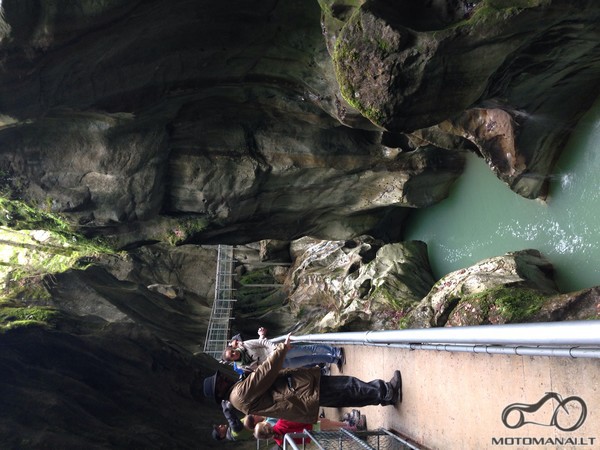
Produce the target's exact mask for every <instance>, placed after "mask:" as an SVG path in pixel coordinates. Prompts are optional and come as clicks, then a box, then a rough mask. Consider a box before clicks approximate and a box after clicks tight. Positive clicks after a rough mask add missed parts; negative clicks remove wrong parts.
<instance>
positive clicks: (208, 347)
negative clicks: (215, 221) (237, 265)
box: [204, 245, 236, 359]
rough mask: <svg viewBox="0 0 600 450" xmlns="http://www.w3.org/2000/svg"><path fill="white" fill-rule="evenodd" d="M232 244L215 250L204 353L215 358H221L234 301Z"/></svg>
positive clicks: (220, 246) (227, 335) (227, 337)
mask: <svg viewBox="0 0 600 450" xmlns="http://www.w3.org/2000/svg"><path fill="white" fill-rule="evenodd" d="M233 269H234V259H233V246H230V245H219V247H218V252H217V274H216V278H215V301H214V302H213V307H212V311H211V313H210V319H209V322H208V329H207V331H206V340H205V341H204V353H206V354H208V355H210V356H212V357H213V358H215V359H221V354H222V352H223V349H225V347H226V345H227V342H228V340H229V330H230V328H231V319H232V311H233V304H234V303H235V301H236V299H235V289H234V287H233V275H234V272H233Z"/></svg>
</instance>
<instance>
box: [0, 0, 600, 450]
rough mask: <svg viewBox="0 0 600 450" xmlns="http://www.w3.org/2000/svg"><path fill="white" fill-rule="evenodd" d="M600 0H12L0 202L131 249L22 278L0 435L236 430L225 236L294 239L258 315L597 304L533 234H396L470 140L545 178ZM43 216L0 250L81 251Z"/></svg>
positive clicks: (499, 318)
mask: <svg viewBox="0 0 600 450" xmlns="http://www.w3.org/2000/svg"><path fill="white" fill-rule="evenodd" d="M598 19H600V4H599V3H598V2H596V1H594V0H578V1H575V2H574V1H567V0H481V1H475V2H465V1H461V0H458V1H456V0H447V1H444V0H431V1H417V0H415V1H412V0H402V1H391V0H390V1H383V0H369V1H362V0H319V1H318V2H317V1H308V0H285V1H277V0H233V1H230V2H218V1H208V0H169V1H167V0H104V1H97V0H81V1H78V2H73V1H71V0H47V1H45V0H44V1H38V0H3V1H0V68H1V70H0V201H1V203H0V212H1V214H0V225H1V226H2V227H10V228H12V229H13V230H12V232H14V231H15V230H20V229H27V228H32V227H33V226H32V225H31V224H32V223H34V222H32V221H31V220H24V217H25V216H27V217H34V216H35V217H38V218H40V217H41V219H39V220H37V219H36V221H35V224H36V225H35V226H34V227H33V228H35V229H38V230H39V228H42V229H43V228H44V227H45V226H46V225H43V224H45V223H50V222H51V221H50V222H47V221H46V216H43V215H39V214H37V213H36V214H37V215H36V214H34V213H32V212H31V211H29V212H28V213H27V214H24V212H23V210H22V208H24V207H21V206H14V204H13V205H12V206H10V207H9V206H8V205H9V203H7V202H6V200H11V201H12V200H23V201H25V202H27V203H28V204H29V205H32V206H33V207H34V208H35V209H37V212H38V213H39V211H46V212H51V213H55V214H59V215H60V216H61V217H63V218H64V220H65V223H66V224H68V225H70V227H71V228H73V229H75V230H76V231H77V232H78V233H80V234H82V235H84V236H85V237H87V238H96V237H101V238H103V239H104V240H105V242H107V243H108V244H110V245H111V246H112V247H113V248H114V249H119V250H122V251H123V253H121V254H113V255H110V256H106V257H102V258H98V255H96V254H94V255H93V256H94V258H93V262H95V263H97V265H96V266H94V267H91V268H87V269H86V270H83V271H82V270H80V271H68V272H66V273H62V274H58V275H55V274H53V275H50V276H47V277H43V276H42V275H41V274H40V273H39V272H36V273H35V277H33V276H32V277H30V278H22V279H20V281H19V282H18V283H17V287H18V288H19V289H21V288H22V290H17V294H15V295H14V296H13V297H11V298H10V299H9V300H5V299H3V300H2V303H1V304H0V319H1V320H0V346H1V347H2V348H3V351H2V352H0V366H1V367H2V370H0V378H1V381H2V382H1V383H0V398H1V399H2V400H3V403H2V407H1V408H0V419H1V420H0V441H1V442H3V443H8V445H9V446H12V447H13V448H25V447H27V448H48V447H53V448H78V449H79V448H106V447H109V446H110V447H115V448H194V447H195V446H196V445H197V444H198V442H201V443H202V445H203V446H204V447H206V448H210V447H211V446H220V445H221V444H219V443H215V442H213V441H212V440H211V439H210V438H209V437H208V435H209V433H210V425H211V424H212V423H213V422H218V421H222V420H223V419H222V417H221V413H220V411H219V410H218V408H217V407H216V405H214V404H212V403H211V402H206V401H205V400H203V399H202V395H201V394H200V385H201V382H200V380H201V379H202V377H204V376H206V375H208V374H210V373H211V371H213V370H214V368H215V367H216V365H215V364H216V363H215V361H213V360H212V359H210V358H207V357H205V356H204V355H202V354H200V353H199V350H200V349H201V348H202V347H201V343H202V340H203V338H204V335H205V331H206V324H207V321H208V316H207V314H208V310H209V308H210V305H211V301H212V291H211V289H212V286H213V283H214V273H215V270H214V260H215V250H214V248H211V247H210V246H209V244H215V243H236V244H250V245H249V246H248V247H247V248H245V251H247V253H246V254H245V256H248V258H247V259H245V258H244V261H242V262H244V264H245V266H244V269H243V270H249V271H250V272H252V271H253V269H254V268H255V267H253V264H254V263H256V262H257V261H258V262H260V260H259V259H257V257H256V255H255V253H257V252H258V249H257V247H256V245H255V244H253V243H256V242H257V241H260V240H262V239H270V240H273V239H275V240H280V241H282V242H279V243H278V244H277V245H275V246H272V247H270V248H269V247H268V246H267V245H266V244H265V246H264V247H263V250H266V251H265V253H264V254H265V255H270V256H265V258H266V259H269V258H270V259H271V260H273V259H275V260H277V261H279V262H283V263H290V264H292V265H291V267H289V270H285V269H284V268H283V267H285V268H286V269H287V266H281V267H276V268H273V270H272V271H271V272H270V274H269V276H272V277H273V278H275V279H276V280H277V282H278V283H281V285H282V287H281V289H276V292H275V293H273V294H272V295H271V296H270V298H268V299H267V300H265V301H261V302H260V304H256V305H254V304H253V303H252V300H251V299H252V298H253V297H252V296H250V295H248V296H247V297H246V300H245V303H244V302H240V304H241V306H240V310H242V309H243V311H237V314H238V316H239V317H240V318H243V319H244V320H243V322H244V324H245V325H244V327H246V328H244V329H243V330H242V331H244V332H246V333H247V334H250V330H251V329H252V328H253V327H254V326H255V323H256V322H253V321H259V320H260V321H261V324H266V325H267V326H269V327H271V328H272V331H273V332H274V333H275V332H277V331H283V330H284V329H292V328H295V329H297V330H300V331H320V330H331V329H350V330H352V329H358V328H361V329H364V328H394V327H402V326H442V325H464V324H470V323H474V322H476V323H502V322H508V321H519V320H525V319H526V320H561V319H573V318H593V317H598V314H599V312H598V304H599V302H598V292H597V289H590V290H587V291H585V292H579V293H573V294H558V293H556V292H555V290H554V289H553V283H552V276H551V270H550V269H549V265H548V262H547V261H545V260H544V259H543V257H542V256H541V255H539V254H537V253H536V252H535V251H527V252H521V253H517V254H509V255H504V256H502V257H499V258H497V259H493V260H491V261H485V262H482V263H480V264H479V265H477V266H476V267H473V268H468V269H465V271H464V272H461V273H455V274H449V275H448V276H447V278H445V279H443V280H438V281H436V280H434V279H433V277H432V275H431V273H430V272H431V271H430V270H429V264H428V261H427V257H426V247H425V245H424V244H423V243H419V242H401V241H402V221H403V219H404V217H405V216H406V214H407V213H408V211H409V209H410V208H422V207H427V206H429V205H431V204H434V203H436V202H438V201H440V200H441V199H443V198H444V197H445V196H446V195H447V193H448V189H449V187H450V186H451V184H452V183H453V181H454V180H455V179H456V178H457V177H458V176H460V174H461V172H462V169H463V166H464V155H465V152H469V151H471V152H476V153H478V154H480V155H481V156H482V157H483V158H485V159H486V160H487V162H488V163H489V164H490V166H491V169H492V170H494V171H495V172H496V174H497V175H498V176H499V177H500V178H501V179H502V180H504V181H505V182H506V183H508V184H509V186H510V187H511V188H512V189H513V190H514V191H515V192H517V193H519V194H521V195H523V196H525V197H528V198H536V197H543V196H544V195H545V182H544V178H545V177H546V175H548V174H549V173H550V171H551V169H552V164H553V162H554V160H555V159H556V158H557V156H558V154H559V152H560V151H561V149H562V145H563V143H564V142H565V140H566V138H567V137H568V134H569V132H570V129H571V127H572V125H573V124H574V123H576V121H577V119H578V118H579V117H580V116H581V115H582V114H583V112H585V111H586V110H587V109H588V107H589V106H590V104H591V102H592V101H593V100H594V99H595V98H596V97H597V95H598V93H599V90H600V85H599V83H598V79H600V77H599V75H600V36H599V32H598V28H597V23H598ZM20 208H21V210H20ZM52 223H53V224H54V225H52V227H54V226H56V224H57V223H58V222H52ZM65 223H63V225H64V224H65ZM61 226H62V225H61ZM49 228H50V227H49ZM0 231H2V230H0ZM40 233H41V234H39V235H32V236H31V239H30V237H29V236H28V237H27V239H26V240H25V238H23V239H21V237H22V236H21V237H19V238H15V239H13V240H10V241H6V240H5V239H4V238H2V245H4V246H13V244H14V243H15V242H19V246H20V250H19V252H15V253H10V252H2V255H0V256H1V257H2V258H4V257H5V256H6V258H8V259H7V260H4V259H2V260H0V263H2V264H1V265H2V266H3V267H8V269H6V270H5V269H3V270H2V271H0V273H2V274H3V276H4V274H6V273H8V274H9V275H11V274H12V275H14V274H15V273H17V272H18V271H19V270H21V269H22V267H23V266H24V261H31V260H30V259H22V258H21V256H18V255H24V254H25V253H26V251H25V250H26V249H31V248H35V247H44V249H43V251H45V252H46V253H48V254H58V255H59V256H61V257H62V256H65V257H69V256H70V257H72V256H73V255H74V254H75V250H73V248H74V247H73V245H72V244H73V242H72V241H71V244H69V245H67V244H64V241H62V242H63V243H62V244H56V243H55V241H47V237H46V235H45V234H44V230H41V231H40ZM42 235H43V236H42ZM36 236H38V237H36ZM69 237H70V238H71V237H72V236H71V235H69ZM32 239H33V240H32ZM57 242H61V241H57ZM289 242H291V244H289ZM271 243H272V242H271ZM41 244H43V245H41ZM50 244H52V245H50ZM63 244H64V245H63ZM174 245H177V247H173V246H174ZM58 247H60V251H59V250H57V249H58ZM270 250H272V251H270ZM241 253H243V252H241ZM286 253H288V256H285V254H286ZM15 255H17V256H15ZM281 255H284V256H283V259H282V257H281ZM288 257H289V258H288ZM55 259H56V258H55ZM89 262H90V260H89V259H88V258H84V260H83V261H82V263H83V264H84V265H85V264H86V263H89ZM254 265H255V266H257V265H256V264H254ZM243 270H242V269H241V268H240V274H241V272H242V271H243ZM12 275H11V276H12ZM7 276H8V275H7ZM32 285H33V286H34V287H35V289H34V290H31V289H29V288H31V286H32ZM13 287H14V286H13ZM511 289H519V290H518V291H516V292H517V294H519V297H518V298H519V299H520V300H523V301H521V302H520V303H519V304H518V305H515V303H514V302H510V301H509V300H507V298H508V297H514V296H512V295H508V296H507V292H508V294H514V293H515V291H512V290H511ZM282 302H283V303H285V304H283V305H282ZM523 305H529V306H531V307H530V308H526V310H525V311H524V310H523ZM253 308H255V309H253ZM253 311H255V313H254V316H253ZM258 316H260V317H258ZM317 316H318V317H319V320H318V321H317V320H316V319H315V318H316V317H317ZM265 321H270V322H267V323H265ZM240 322H241V321H240ZM276 326H279V327H280V328H281V330H278V329H277V328H276ZM5 349H6V351H4V350H5ZM253 446H254V444H252V445H251V447H253Z"/></svg>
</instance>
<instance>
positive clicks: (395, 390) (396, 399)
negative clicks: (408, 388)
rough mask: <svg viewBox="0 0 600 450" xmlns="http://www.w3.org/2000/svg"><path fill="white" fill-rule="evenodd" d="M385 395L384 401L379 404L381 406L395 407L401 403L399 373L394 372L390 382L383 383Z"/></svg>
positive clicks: (400, 377) (400, 379)
mask: <svg viewBox="0 0 600 450" xmlns="http://www.w3.org/2000/svg"><path fill="white" fill-rule="evenodd" d="M385 386H386V389H387V391H386V394H385V398H384V400H383V401H382V402H381V404H382V405H396V404H397V403H401V402H402V376H401V375H400V371H399V370H396V371H394V376H393V377H392V379H391V380H390V381H388V382H387V383H385Z"/></svg>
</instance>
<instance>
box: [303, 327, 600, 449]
mask: <svg viewBox="0 0 600 450" xmlns="http://www.w3.org/2000/svg"><path fill="white" fill-rule="evenodd" d="M294 340H296V341H300V340H302V341H304V340H311V341H313V342H328V343H336V344H338V345H343V347H344V350H345V354H346V360H347V362H346V365H345V366H343V374H344V375H353V376H356V377H358V378H360V379H362V380H364V381H370V380H372V379H375V378H382V379H386V380H387V379H389V378H390V377H391V375H392V373H393V371H394V370H396V369H399V370H401V372H402V382H403V401H402V403H401V404H400V405H398V406H396V407H391V406H386V407H381V406H367V407H361V408H359V409H360V411H361V413H363V414H364V415H366V416H367V426H368V429H370V430H372V429H379V428H385V429H388V430H392V431H393V432H395V433H397V434H399V435H400V436H402V437H403V438H404V439H406V440H407V441H408V442H410V443H411V445H414V446H415V447H417V448H422V449H440V450H447V449H492V450H493V449H500V448H504V449H506V448H509V449H515V450H516V449H550V448H552V449H569V448H570V449H582V448H585V449H600V413H599V411H600V321H576V322H553V323H543V324H522V325H486V326H480V327H456V328H453V329H452V328H439V329H438V328H435V329H421V330H399V331H372V332H355V333H330V334H323V335H311V336H296V338H295V339H294ZM338 373H339V372H338V371H337V368H336V367H332V375H337V374H338ZM344 412H348V409H334V408H325V415H326V417H329V418H332V419H335V418H337V417H341V415H342V414H343V413H344ZM329 448H336V449H338V448H341V447H338V446H335V447H329ZM344 448H345V447H344ZM365 448H366V447H365Z"/></svg>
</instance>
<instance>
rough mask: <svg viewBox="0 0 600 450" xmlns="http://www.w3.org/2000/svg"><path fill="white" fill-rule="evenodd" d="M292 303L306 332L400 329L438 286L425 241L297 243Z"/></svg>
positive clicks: (288, 285)
mask: <svg viewBox="0 0 600 450" xmlns="http://www.w3.org/2000/svg"><path fill="white" fill-rule="evenodd" d="M292 248H293V253H294V252H298V250H300V249H302V251H301V253H300V252H298V257H297V258H296V259H295V261H294V265H293V266H292V267H291V269H290V271H289V273H288V280H287V281H286V288H287V289H289V291H290V294H289V301H290V305H291V307H292V309H293V310H294V311H295V312H296V314H297V316H298V319H299V325H298V326H299V327H300V329H301V330H302V331H303V332H322V331H333V330H339V329H343V330H347V331H349V330H364V329H381V328H397V327H398V326H399V323H400V320H401V319H402V318H403V317H404V315H406V314H407V312H408V311H410V310H411V309H412V308H413V307H414V305H415V304H417V303H418V302H419V301H420V300H421V298H423V297H424V296H425V295H426V293H427V292H428V291H429V289H430V288H431V286H432V285H433V283H434V279H433V276H432V275H431V269H430V267H429V260H428V259H427V248H426V246H425V244H423V243H422V242H417V241H414V242H403V243H397V244H384V243H382V242H378V241H376V240H374V239H372V238H370V237H369V236H363V237H361V238H357V239H354V240H351V241H311V240H310V239H301V240H300V241H299V242H297V243H294V244H293V246H292Z"/></svg>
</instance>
